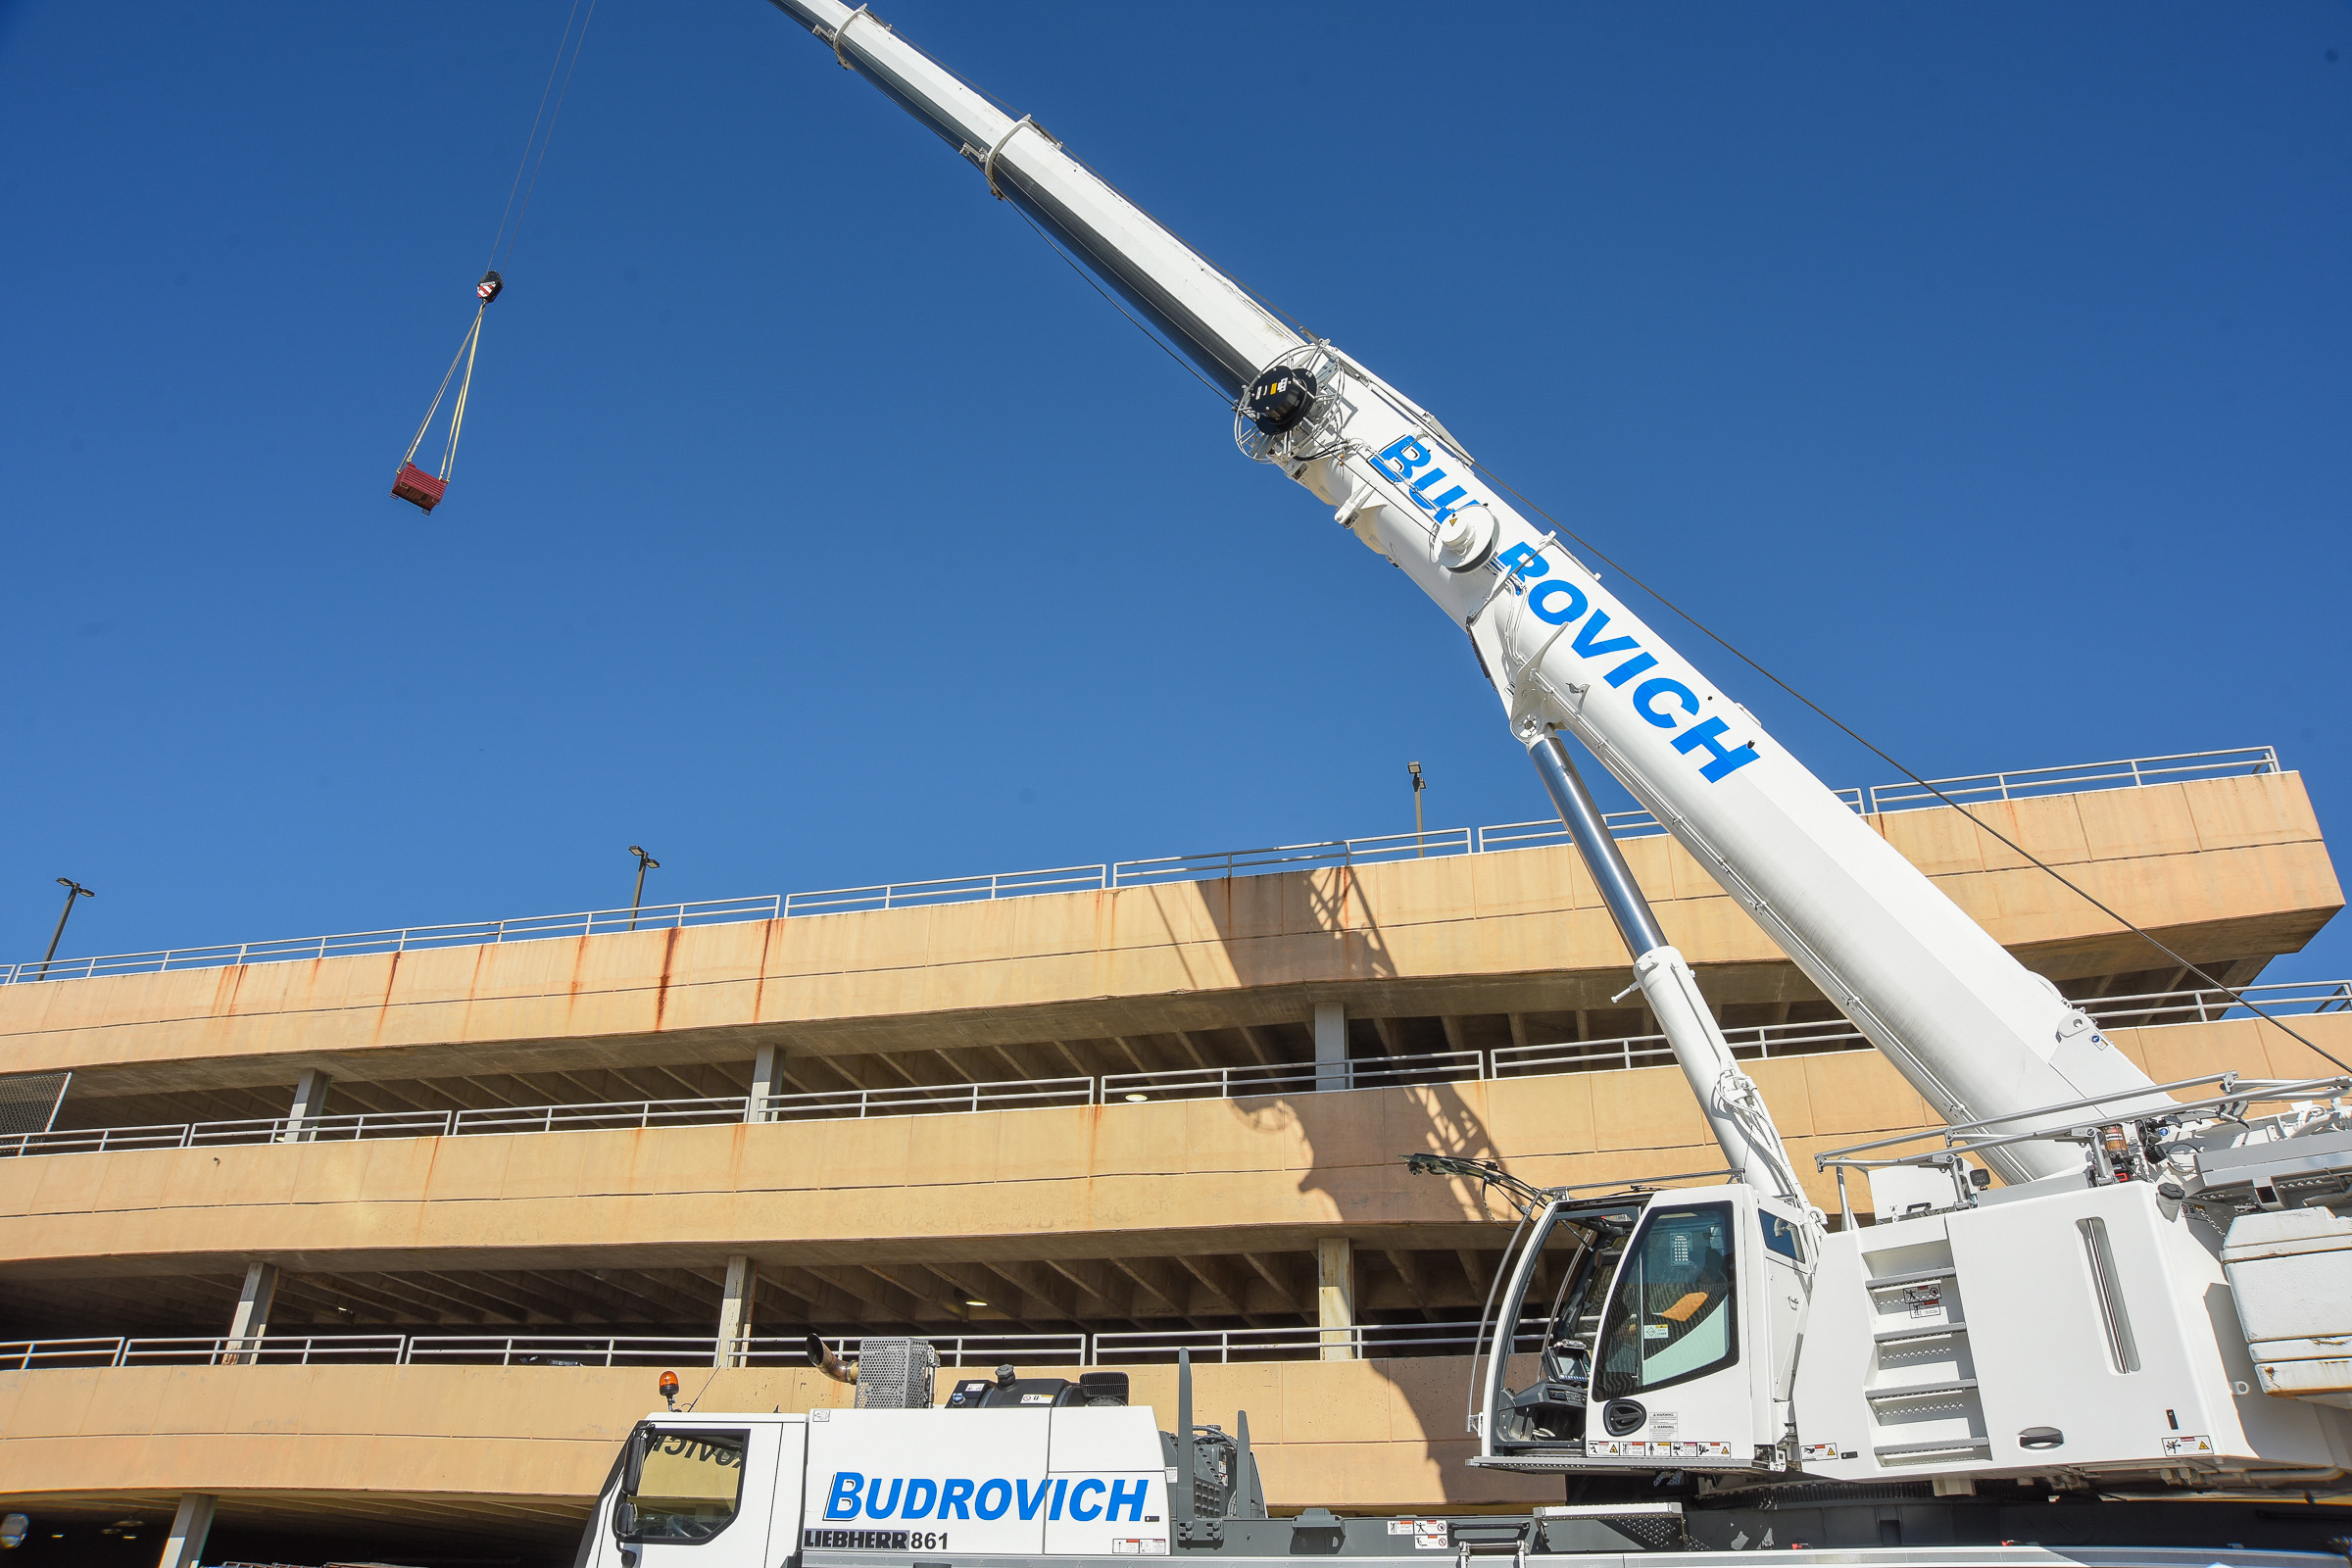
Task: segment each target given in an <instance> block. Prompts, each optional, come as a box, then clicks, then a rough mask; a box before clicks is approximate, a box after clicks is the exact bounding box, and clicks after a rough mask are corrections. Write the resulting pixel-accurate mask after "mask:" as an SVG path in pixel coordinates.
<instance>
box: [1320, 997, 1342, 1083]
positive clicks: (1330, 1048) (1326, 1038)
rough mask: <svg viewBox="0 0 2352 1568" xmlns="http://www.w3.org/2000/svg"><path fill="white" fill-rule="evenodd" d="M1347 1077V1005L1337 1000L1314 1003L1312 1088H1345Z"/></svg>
mask: <svg viewBox="0 0 2352 1568" xmlns="http://www.w3.org/2000/svg"><path fill="white" fill-rule="evenodd" d="M1315 1087H1316V1088H1317V1089H1346V1088H1347V1087H1348V1008H1347V1006H1346V1005H1345V1004H1342V1003H1337V1002H1318V1003H1316V1004H1315Z"/></svg>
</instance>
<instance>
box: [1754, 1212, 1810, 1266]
mask: <svg viewBox="0 0 2352 1568" xmlns="http://www.w3.org/2000/svg"><path fill="white" fill-rule="evenodd" d="M1756 1222H1757V1223H1758V1224H1760V1225H1762V1226H1763V1227H1764V1246H1765V1249H1766V1250H1768V1251H1774V1252H1778V1253H1780V1254H1781V1255H1782V1256H1783V1257H1785V1258H1787V1259H1788V1260H1789V1262H1791V1263H1802V1262H1804V1257H1803V1255H1802V1254H1801V1253H1800V1252H1799V1251H1798V1250H1797V1246H1796V1221H1794V1220H1792V1219H1783V1218H1781V1216H1780V1215H1778V1214H1774V1213H1770V1212H1768V1211H1766V1210H1764V1209H1761V1208H1759V1209H1757V1210H1756Z"/></svg>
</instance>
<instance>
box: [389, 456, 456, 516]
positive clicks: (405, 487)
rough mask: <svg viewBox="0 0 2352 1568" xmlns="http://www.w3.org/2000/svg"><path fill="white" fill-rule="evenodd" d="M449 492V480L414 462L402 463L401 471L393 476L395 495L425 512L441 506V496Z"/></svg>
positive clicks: (393, 491)
mask: <svg viewBox="0 0 2352 1568" xmlns="http://www.w3.org/2000/svg"><path fill="white" fill-rule="evenodd" d="M448 493H449V481H448V480H447V479H442V478H437V477H435V476H434V475H432V474H429V473H427V472H425V471H424V470H423V469H422V468H419V467H418V466H417V465H415V464H414V463H404V464H402V465H401V466H400V471H399V472H398V473H396V474H394V475H393V476H392V494H393V496H394V497H395V498H397V499H399V500H402V501H406V502H410V503H412V504H413V505H415V506H417V507H418V508H419V509H421V510H423V511H425V512H430V511H432V510H433V509H434V508H435V507H437V506H439V505H440V504H441V498H442V497H443V496H445V495H447V494H448Z"/></svg>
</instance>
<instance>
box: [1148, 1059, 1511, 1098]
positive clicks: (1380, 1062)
mask: <svg viewBox="0 0 2352 1568" xmlns="http://www.w3.org/2000/svg"><path fill="white" fill-rule="evenodd" d="M1486 1076H1488V1072H1487V1059H1486V1053H1485V1052H1482V1051H1432V1052H1424V1053H1421V1054H1416V1055H1409V1056H1353V1057H1349V1058H1348V1060H1346V1061H1321V1062H1318V1061H1277V1062H1269V1063H1266V1064H1264V1065H1262V1066H1245V1067H1175V1068H1170V1069H1167V1070H1166V1071H1162V1072H1114V1073H1105V1074H1104V1075H1103V1079H1102V1085H1103V1104H1105V1105H1108V1104H1112V1103H1116V1102H1120V1101H1127V1102H1134V1101H1143V1100H1239V1099H1247V1098H1248V1097H1250V1096H1251V1095H1280V1094H1291V1093H1294V1092H1297V1091H1300V1090H1308V1091H1313V1090H1333V1089H1342V1090H1344V1089H1391V1088H1395V1087H1396V1086H1397V1085H1399V1084H1441V1083H1462V1082H1466V1081H1469V1080H1472V1079H1478V1078H1484V1077H1486Z"/></svg>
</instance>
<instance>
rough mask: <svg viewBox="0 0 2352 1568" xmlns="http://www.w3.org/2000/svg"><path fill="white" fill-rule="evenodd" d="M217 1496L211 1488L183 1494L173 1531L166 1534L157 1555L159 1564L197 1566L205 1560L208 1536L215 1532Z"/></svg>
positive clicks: (163, 1567) (169, 1567)
mask: <svg viewBox="0 0 2352 1568" xmlns="http://www.w3.org/2000/svg"><path fill="white" fill-rule="evenodd" d="M218 1500H219V1499H218V1498H216V1497H215V1496H214V1495H212V1494H211V1493H209V1492H190V1493H184V1494H182V1495H181V1496H180V1499H179V1512H177V1513H176V1514H173V1515H172V1533H171V1534H170V1535H168V1536H166V1537H165V1538H164V1554H163V1555H162V1556H161V1557H159V1558H157V1559H156V1568H197V1565H198V1564H199V1563H201V1562H203V1561H204V1543H205V1538H206V1537H208V1536H210V1535H211V1534H212V1533H213V1505H214V1504H215V1503H216V1502H217V1501H218Z"/></svg>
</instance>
